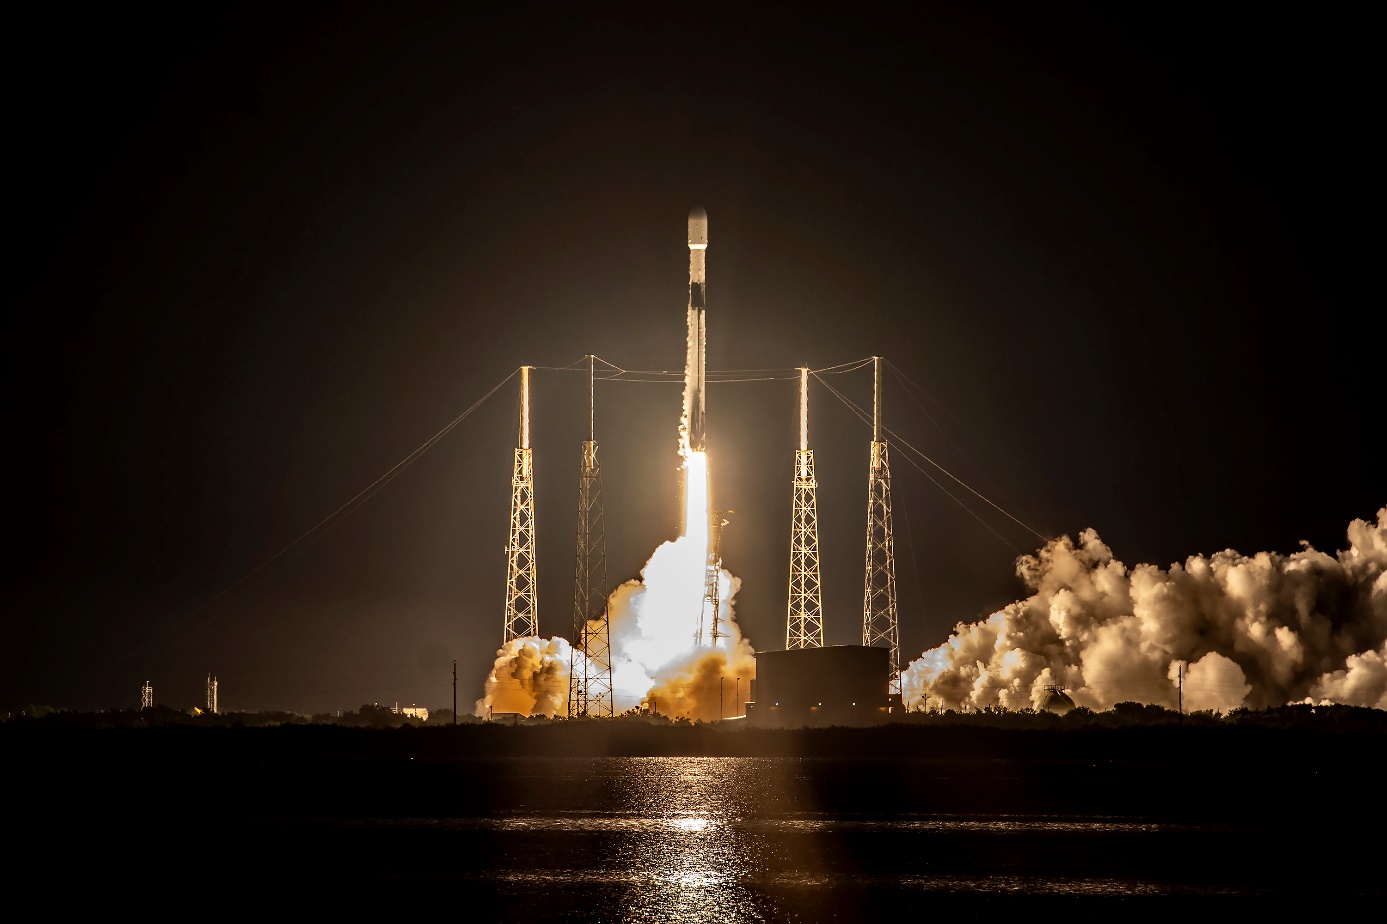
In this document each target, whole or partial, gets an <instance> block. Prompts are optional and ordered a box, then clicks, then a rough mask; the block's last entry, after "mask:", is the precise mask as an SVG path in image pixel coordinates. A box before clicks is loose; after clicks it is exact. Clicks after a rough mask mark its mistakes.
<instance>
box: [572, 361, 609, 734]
mask: <svg viewBox="0 0 1387 924" xmlns="http://www.w3.org/2000/svg"><path fill="white" fill-rule="evenodd" d="M593 382H594V376H593V356H592V355H591V354H589V356H588V438H587V441H586V442H584V443H583V459H582V463H581V466H580V468H579V472H578V556H577V563H576V566H575V568H574V581H573V648H572V651H571V654H570V655H569V663H568V678H569V685H568V717H569V718H570V719H571V718H574V717H575V716H610V715H612V713H613V711H614V709H613V703H612V649H611V635H610V633H609V631H608V624H607V616H608V612H607V531H606V524H605V520H604V518H603V515H602V467H601V465H600V464H599V463H598V461H597V436H596V432H597V431H596V412H595V410H594V408H595V405H596V402H595V400H594V385H593Z"/></svg>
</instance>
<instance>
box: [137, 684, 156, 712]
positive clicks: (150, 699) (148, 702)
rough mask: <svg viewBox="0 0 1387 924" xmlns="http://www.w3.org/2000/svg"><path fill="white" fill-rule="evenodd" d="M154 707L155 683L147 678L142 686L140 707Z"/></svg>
mask: <svg viewBox="0 0 1387 924" xmlns="http://www.w3.org/2000/svg"><path fill="white" fill-rule="evenodd" d="M153 707H154V685H153V684H151V683H150V682H149V681H148V680H146V681H145V682H144V686H142V687H140V708H141V709H151V708H153Z"/></svg>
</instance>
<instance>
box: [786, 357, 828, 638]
mask: <svg viewBox="0 0 1387 924" xmlns="http://www.w3.org/2000/svg"><path fill="white" fill-rule="evenodd" d="M816 491H817V483H816V482H815V480H814V450H812V449H810V448H809V370H808V369H806V368H801V369H800V370H799V449H798V450H796V451H795V481H794V510H793V512H792V513H791V515H790V601H789V607H788V613H789V615H788V618H787V621H786V624H785V647H786V648H822V647H823V644H824V621H823V605H822V600H821V598H820V590H819V587H820V585H819V505H818V500H817V498H816Z"/></svg>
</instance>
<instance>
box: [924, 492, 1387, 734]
mask: <svg viewBox="0 0 1387 924" xmlns="http://www.w3.org/2000/svg"><path fill="white" fill-rule="evenodd" d="M1017 574H1018V575H1019V576H1020V577H1021V579H1022V580H1023V581H1024V582H1025V584H1026V586H1027V587H1028V589H1029V590H1030V591H1031V596H1029V597H1027V598H1026V599H1024V600H1018V601H1017V602H1015V603H1012V604H1009V605H1008V606H1006V607H1003V608H1002V609H1001V610H999V611H997V612H995V613H993V614H992V615H991V616H989V617H988V618H987V619H985V620H982V621H980V622H975V623H959V624H958V625H957V626H956V627H955V629H954V633H953V634H952V635H951V636H950V637H949V640H948V641H947V642H945V643H944V644H943V645H940V646H939V647H937V648H933V649H931V650H929V651H926V652H924V653H923V654H922V655H921V656H920V657H919V658H918V659H916V660H915V661H913V662H911V664H910V666H909V667H908V668H907V669H906V670H905V671H904V672H903V673H902V678H901V681H902V692H903V695H904V699H905V702H906V704H907V707H908V708H911V709H920V708H928V709H955V710H962V709H965V708H971V709H980V708H984V707H987V706H1002V707H1004V708H1007V709H1023V708H1031V707H1036V706H1038V705H1039V703H1040V701H1041V699H1042V698H1043V697H1044V695H1045V692H1046V687H1048V686H1052V685H1053V686H1058V687H1062V688H1063V689H1065V690H1067V691H1068V692H1069V695H1070V697H1071V698H1072V699H1073V700H1074V702H1075V703H1076V704H1078V705H1080V706H1087V707H1089V708H1091V709H1095V710H1101V709H1106V708H1108V707H1110V706H1112V705H1113V704H1114V703H1118V702H1123V701H1134V702H1140V703H1151V704H1156V705H1161V706H1166V707H1169V708H1172V709H1173V708H1175V707H1176V704H1177V697H1178V696H1179V695H1180V686H1181V674H1182V672H1183V699H1184V707H1185V709H1187V710H1198V709H1212V710H1219V711H1224V710H1228V709H1232V708H1236V707H1238V706H1248V707H1253V708H1263V707H1267V706H1276V705H1282V704H1285V703H1292V702H1312V703H1327V702H1335V703H1344V704H1347V705H1355V706H1374V707H1376V708H1379V709H1387V507H1384V508H1383V509H1382V510H1379V511H1378V514H1377V522H1376V523H1372V522H1369V521H1366V520H1354V521H1353V522H1352V523H1351V524H1350V525H1349V527H1348V548H1347V549H1346V550H1344V551H1340V552H1337V553H1335V554H1334V555H1329V554H1326V553H1324V552H1320V551H1317V550H1316V549H1314V548H1312V547H1310V546H1309V545H1308V544H1305V546H1304V548H1303V549H1302V550H1301V551H1299V552H1296V553H1294V554H1291V555H1280V554H1277V553H1275V552H1260V553H1258V554H1256V555H1251V556H1248V555H1242V554H1240V553H1238V552H1235V551H1232V550H1227V551H1223V552H1218V553H1216V554H1214V555H1211V556H1207V557H1206V556H1203V555H1195V556H1192V557H1190V558H1189V559H1187V560H1186V561H1185V562H1184V563H1183V564H1173V565H1171V566H1170V567H1169V568H1168V569H1163V568H1159V567H1157V566H1155V565H1146V564H1142V565H1136V566H1134V567H1131V568H1128V567H1127V566H1126V565H1124V564H1123V563H1122V562H1121V561H1118V560H1117V559H1116V558H1114V557H1113V553H1112V550H1111V549H1109V548H1108V546H1107V545H1106V544H1104V543H1103V541H1102V540H1101V539H1100V538H1099V537H1098V534H1097V533H1096V532H1094V531H1093V530H1085V531H1084V532H1082V533H1080V535H1079V539H1078V541H1077V542H1074V541H1072V540H1071V539H1070V538H1069V537H1068V536H1063V537H1060V538H1058V539H1055V540H1053V541H1051V542H1050V543H1048V544H1047V545H1046V546H1045V547H1044V548H1042V549H1040V551H1039V552H1037V553H1036V554H1035V555H1027V556H1023V557H1022V558H1020V559H1019V560H1018V561H1017Z"/></svg>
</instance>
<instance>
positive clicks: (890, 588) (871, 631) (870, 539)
mask: <svg viewBox="0 0 1387 924" xmlns="http://www.w3.org/2000/svg"><path fill="white" fill-rule="evenodd" d="M862 644H863V645H865V646H867V647H889V648H890V649H891V664H890V667H889V668H888V671H889V678H888V687H887V692H888V693H895V694H897V695H899V694H900V692H901V639H900V628H899V626H898V625H897V622H896V555H895V543H894V541H893V540H892V538H891V462H890V458H889V457H888V455H887V451H886V442H885V441H884V440H883V439H882V438H881V357H879V356H873V357H872V462H871V472H870V474H869V475H868V481H867V574H866V581H865V583H864V588H863V592H862Z"/></svg>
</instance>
